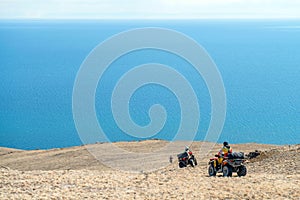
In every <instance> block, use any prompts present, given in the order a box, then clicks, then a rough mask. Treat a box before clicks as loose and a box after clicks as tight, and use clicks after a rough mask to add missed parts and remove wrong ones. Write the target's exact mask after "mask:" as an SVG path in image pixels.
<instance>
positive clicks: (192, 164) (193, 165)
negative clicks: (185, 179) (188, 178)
mask: <svg viewBox="0 0 300 200" xmlns="http://www.w3.org/2000/svg"><path fill="white" fill-rule="evenodd" d="M189 164H190V165H191V166H192V167H195V161H194V159H193V158H191V159H190V160H189Z"/></svg>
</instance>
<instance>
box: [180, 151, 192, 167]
mask: <svg viewBox="0 0 300 200" xmlns="http://www.w3.org/2000/svg"><path fill="white" fill-rule="evenodd" d="M177 158H178V162H179V167H180V168H183V167H187V166H188V165H190V166H192V167H195V166H196V165H197V160H196V158H195V156H194V155H193V153H192V152H191V151H190V152H189V153H187V152H184V153H181V154H178V155H177Z"/></svg>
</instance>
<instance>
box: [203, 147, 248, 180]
mask: <svg viewBox="0 0 300 200" xmlns="http://www.w3.org/2000/svg"><path fill="white" fill-rule="evenodd" d="M219 158H220V156H219V155H215V157H214V158H211V159H210V161H209V162H208V165H209V167H208V174H209V176H216V174H217V173H218V172H220V173H223V176H225V177H228V176H232V172H236V173H237V175H238V176H246V174H247V168H246V166H245V165H244V162H245V161H246V160H245V159H244V153H242V152H239V153H232V154H228V157H223V161H222V163H221V164H217V165H216V167H215V164H214V163H215V162H216V163H218V159H219Z"/></svg>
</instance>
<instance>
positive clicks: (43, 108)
mask: <svg viewBox="0 0 300 200" xmlns="http://www.w3.org/2000/svg"><path fill="white" fill-rule="evenodd" d="M143 27H163V28H170V29H174V30H176V31H180V32H182V33H184V34H186V35H188V36H190V37H191V38H193V39H194V40H196V41H197V42H198V43H199V44H201V45H202V46H203V47H204V48H205V49H206V50H207V52H208V53H209V54H210V56H211V57H212V58H213V60H214V61H215V63H216V64H217V66H218V68H219V70H220V73H221V75H222V77H223V81H224V85H225V89H226V95H227V116H226V121H225V126H224V129H223V132H222V134H221V137H220V141H223V140H228V141H229V142H230V143H243V142H259V143H271V144H296V143H300V21H230V20H228V21H209V20H207V21H170V22H168V21H0V69H1V71H0V77H1V81H0V98H1V101H0V146H5V147H13V148H22V149H37V148H42V149H44V148H54V147H66V146H73V145H80V144H81V141H80V139H79V136H78V134H77V131H76V129H75V125H74V121H73V116H72V90H73V84H74V80H75V78H76V74H77V72H78V70H79V68H80V65H81V63H82V62H83V60H84V59H85V57H86V56H87V55H88V54H89V52H90V51H91V50H92V49H93V48H94V47H95V46H96V45H98V44H99V43H100V42H102V41H104V40H105V39H107V38H108V37H110V36H112V35H113V34H117V33H119V32H121V31H126V30H128V29H131V28H143ZM153 62H156V63H162V64H166V65H169V66H172V67H173V68H174V69H176V70H178V71H180V73H181V74H183V75H184V76H185V77H186V78H187V79H188V80H189V81H190V83H191V85H192V86H193V88H197V90H196V95H197V97H198V99H199V104H200V109H201V121H200V127H199V131H198V133H197V136H196V139H197V140H202V139H203V138H204V135H205V133H206V131H207V129H208V125H209V121H210V98H209V94H208V90H207V88H206V85H205V83H204V81H203V80H202V78H201V77H197V76H195V71H193V68H192V66H189V64H188V63H186V62H185V61H184V60H183V59H181V58H180V57H177V56H175V55H173V54H170V53H167V52H162V51H158V50H150V49H148V50H141V51H138V52H132V53H129V54H128V55H126V56H124V57H121V58H119V59H118V60H116V61H115V62H114V63H113V64H112V65H111V67H110V68H109V70H107V72H106V73H105V74H104V76H103V77H102V79H101V80H100V83H99V85H98V88H97V94H96V109H97V114H98V117H99V118H101V119H105V120H104V121H101V122H100V124H101V126H102V128H103V130H104V131H105V132H108V133H110V134H109V135H108V137H109V138H110V139H111V140H112V141H124V140H136V139H137V138H134V137H131V136H129V135H127V134H125V133H123V132H122V131H121V130H120V129H119V128H118V127H117V125H116V123H115V122H114V119H113V116H112V113H111V110H110V97H111V92H112V89H113V87H114V85H115V83H116V81H117V80H118V79H119V78H120V77H121V76H122V74H124V72H126V71H127V70H129V69H131V68H132V67H134V66H136V65H140V64H143V63H153ZM119 66H124V67H123V68H120V67H119ZM183 66H184V67H183ZM156 103H159V104H162V105H164V106H165V109H166V111H167V113H168V119H167V122H166V124H165V126H164V128H163V129H162V130H161V131H160V132H159V133H158V134H157V135H155V136H154V138H160V139H167V140H170V139H172V138H173V135H174V133H175V132H176V130H177V129H178V126H179V123H180V108H179V103H178V101H177V100H176V97H175V96H174V94H173V93H172V92H171V91H169V90H168V89H166V88H164V87H161V86H158V85H155V84H152V85H146V86H144V87H142V88H140V89H139V90H137V91H136V93H134V95H133V96H132V99H131V101H130V114H131V116H132V118H133V120H134V121H135V122H136V123H137V124H139V125H147V124H148V123H149V118H148V116H147V110H148V108H149V106H151V105H153V104H156Z"/></svg>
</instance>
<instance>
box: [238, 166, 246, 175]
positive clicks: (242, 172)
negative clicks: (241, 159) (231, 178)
mask: <svg viewBox="0 0 300 200" xmlns="http://www.w3.org/2000/svg"><path fill="white" fill-rule="evenodd" d="M246 174H247V168H246V166H244V165H242V166H240V167H239V168H238V170H237V175H238V176H246Z"/></svg>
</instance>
